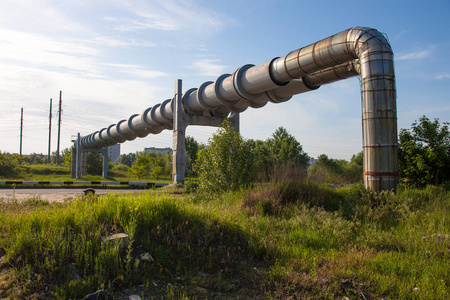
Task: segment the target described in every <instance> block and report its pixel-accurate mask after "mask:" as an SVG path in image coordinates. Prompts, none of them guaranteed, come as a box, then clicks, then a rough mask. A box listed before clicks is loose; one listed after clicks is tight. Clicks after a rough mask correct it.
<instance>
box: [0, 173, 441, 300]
mask: <svg viewBox="0 0 450 300" xmlns="http://www.w3.org/2000/svg"><path fill="white" fill-rule="evenodd" d="M291 178H292V177H291ZM176 193H177V194H176V195H174V194H170V193H166V194H165V193H161V192H152V191H146V192H143V193H141V194H139V195H138V196H136V197H131V196H129V195H127V196H123V195H114V194H108V195H106V196H102V197H88V198H80V199H79V200H76V201H71V202H65V203H48V202H45V201H42V200H39V199H32V200H29V201H27V202H24V203H5V202H2V203H0V212H1V214H0V257H1V256H3V261H4V262H3V264H2V263H1V262H0V268H2V275H1V277H0V298H5V297H11V298H12V299H21V298H25V297H30V296H32V295H35V296H36V295H39V297H41V298H43V299H46V298H48V299H53V298H61V299H67V298H70V299H73V298H83V297H84V296H85V295H86V294H88V293H90V292H93V291H96V290H98V289H101V288H103V289H108V290H109V291H112V292H113V293H114V294H115V296H116V298H117V299H122V298H124V297H125V296H126V295H128V294H131V293H138V294H140V295H141V296H143V298H150V299H151V298H155V299H162V298H164V299H181V298H182V299H205V298H208V299H216V298H219V299H230V298H231V299H238V298H239V299H255V298H259V299H262V298H264V299H286V298H289V297H291V298H290V299H295V298H301V299H308V298H311V299H317V298H319V297H320V298H321V299H336V298H342V297H344V296H346V297H348V298H350V299H374V298H375V299H381V298H383V299H448V295H450V268H449V267H448V266H449V265H450V252H449V246H450V244H449V243H448V242H449V240H448V239H447V240H446V241H444V242H443V243H439V242H438V241H437V240H436V239H434V238H433V237H432V235H434V234H439V233H441V234H449V233H450V214H449V211H450V198H449V192H448V191H447V189H445V188H444V187H433V186H429V187H427V188H426V189H421V190H419V189H410V188H407V187H400V188H399V190H398V191H397V193H396V194H394V193H380V194H375V193H372V192H370V191H367V190H365V189H364V188H363V187H362V186H361V185H355V186H352V187H350V188H338V189H331V188H328V187H324V186H322V185H320V184H316V183H313V182H309V181H308V180H306V179H304V178H303V179H302V178H295V177H294V178H292V180H291V181H290V180H288V179H286V178H284V179H282V180H275V181H272V182H270V183H268V184H264V185H260V186H257V187H255V188H253V189H251V190H242V191H236V192H229V193H226V194H223V195H220V196H217V197H215V196H214V197H213V196H210V195H204V194H201V193H194V194H189V195H181V196H180V195H179V194H178V193H179V188H178V189H177V191H176ZM118 232H125V233H127V234H129V235H130V239H131V241H130V243H129V244H127V245H126V244H123V245H121V244H120V243H117V244H115V245H114V246H112V247H106V246H104V245H103V244H102V242H101V237H103V236H107V235H109V234H112V233H118ZM424 236H429V237H430V238H427V239H423V237H424ZM145 253H149V254H151V255H152V257H154V259H155V261H154V262H152V261H147V260H144V259H142V258H143V257H144V255H145Z"/></svg>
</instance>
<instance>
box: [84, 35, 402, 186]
mask: <svg viewBox="0 0 450 300" xmlns="http://www.w3.org/2000/svg"><path fill="white" fill-rule="evenodd" d="M355 75H359V76H360V77H361V88H362V106H363V107H362V114H363V115H362V120H363V122H362V123H363V148H364V182H365V186H366V187H370V188H372V189H373V190H374V191H381V190H390V189H395V187H396V186H397V183H398V158H397V148H398V142H397V109H396V89H395V73H394V61H393V52H392V49H391V46H390V45H389V43H388V41H387V39H386V37H385V36H384V35H383V34H381V33H380V32H378V31H377V30H375V29H372V28H367V27H354V28H350V29H348V30H345V31H343V32H341V33H338V34H336V35H333V36H331V37H329V38H326V39H324V40H321V41H319V42H316V43H314V44H311V45H309V46H306V47H303V48H300V49H298V50H295V51H292V52H290V53H288V54H287V55H285V56H283V57H278V58H274V59H271V60H269V61H267V62H264V63H262V64H259V65H256V66H255V65H245V66H242V67H240V68H238V69H237V70H236V71H235V72H234V73H233V74H223V75H221V76H219V77H218V78H217V79H216V80H215V81H207V82H205V83H203V84H201V85H200V87H198V88H193V89H189V90H187V91H186V92H185V93H184V94H183V96H182V101H183V108H184V110H185V111H186V112H187V113H188V114H190V115H196V114H202V113H203V112H208V113H210V114H211V115H215V116H222V117H224V116H227V115H228V114H229V113H230V112H243V111H245V110H246V109H247V108H248V107H252V108H260V107H263V106H264V105H266V104H267V102H273V103H281V102H285V101H288V100H289V99H290V98H291V97H292V96H293V95H296V94H300V93H304V92H308V91H311V90H315V89H317V88H319V87H320V86H321V85H323V84H327V83H331V82H334V81H338V80H342V79H345V78H348V77H352V76H355ZM173 111H174V109H173V100H172V99H168V100H165V101H164V102H162V103H161V104H157V105H155V106H153V107H149V108H147V109H146V110H144V111H143V112H142V113H141V114H136V115H132V116H131V117H129V118H128V120H121V121H119V122H118V123H117V124H113V125H110V126H108V127H107V128H103V129H101V130H100V131H97V132H94V133H92V134H90V135H87V136H84V137H83V138H82V140H81V145H82V146H83V147H87V148H98V147H105V146H109V145H114V144H116V143H122V142H124V141H126V140H133V139H135V138H136V137H145V136H147V135H148V134H150V133H152V134H157V133H160V132H161V131H162V130H164V129H172V128H173V118H174V115H173Z"/></svg>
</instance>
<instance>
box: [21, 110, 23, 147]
mask: <svg viewBox="0 0 450 300" xmlns="http://www.w3.org/2000/svg"><path fill="white" fill-rule="evenodd" d="M22 137H23V107H22V108H21V109H20V155H22Z"/></svg>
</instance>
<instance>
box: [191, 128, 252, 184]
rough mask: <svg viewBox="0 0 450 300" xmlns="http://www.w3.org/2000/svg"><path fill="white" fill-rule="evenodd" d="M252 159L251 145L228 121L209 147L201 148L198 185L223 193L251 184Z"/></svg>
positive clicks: (210, 140)
mask: <svg viewBox="0 0 450 300" xmlns="http://www.w3.org/2000/svg"><path fill="white" fill-rule="evenodd" d="M253 162H254V155H253V153H252V152H251V148H250V147H249V144H248V143H246V141H245V140H244V139H243V138H242V136H241V135H240V133H239V132H236V131H235V130H234V128H232V127H231V125H230V122H229V121H225V122H224V123H223V124H222V125H221V127H220V128H219V129H218V131H217V132H216V133H214V134H213V137H212V138H211V139H209V141H208V143H207V145H206V147H204V148H202V149H200V150H199V151H198V156H197V161H196V162H195V164H194V171H196V172H197V174H198V176H199V179H200V184H199V188H200V189H201V190H203V191H205V192H208V193H220V192H223V191H226V190H236V189H239V188H241V187H245V186H248V185H250V184H251V183H253V181H254V179H255V175H256V169H255V168H254V164H253Z"/></svg>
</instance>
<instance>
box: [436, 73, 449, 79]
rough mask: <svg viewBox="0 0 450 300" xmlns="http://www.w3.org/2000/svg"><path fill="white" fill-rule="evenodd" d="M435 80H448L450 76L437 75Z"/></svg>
mask: <svg viewBox="0 0 450 300" xmlns="http://www.w3.org/2000/svg"><path fill="white" fill-rule="evenodd" d="M436 79H438V80H442V79H450V74H439V75H437V76H436Z"/></svg>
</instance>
